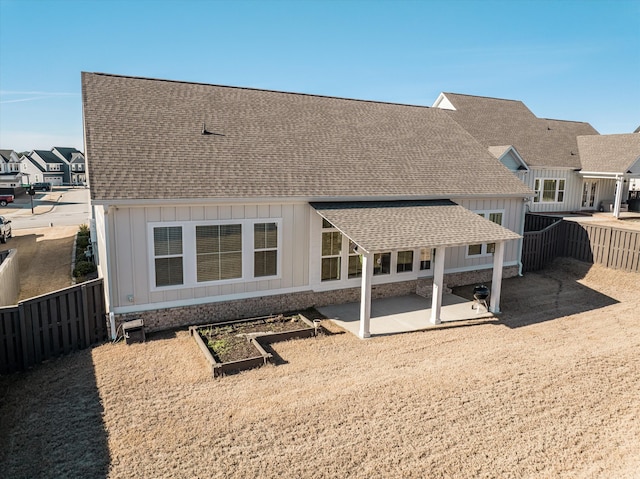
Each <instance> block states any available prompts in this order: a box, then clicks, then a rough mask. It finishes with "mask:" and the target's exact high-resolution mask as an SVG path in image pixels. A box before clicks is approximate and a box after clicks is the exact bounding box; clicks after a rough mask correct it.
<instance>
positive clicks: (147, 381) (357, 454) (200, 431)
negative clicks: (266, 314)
mask: <svg viewBox="0 0 640 479" xmlns="http://www.w3.org/2000/svg"><path fill="white" fill-rule="evenodd" d="M639 281H640V275H638V274H634V273H624V272H617V271H612V270H606V269H604V268H602V267H600V266H593V267H591V268H589V266H588V265H584V264H582V263H577V262H575V261H570V260H561V261H556V262H555V263H554V265H553V267H552V268H550V269H547V270H545V271H543V272H542V273H540V274H538V273H536V274H534V273H530V274H528V275H527V276H526V277H524V278H514V279H510V280H506V281H505V282H504V284H503V301H502V307H503V310H504V311H505V312H504V314H503V315H502V316H501V318H500V321H499V322H495V321H493V322H489V323H487V322H484V323H483V322H478V323H477V324H474V325H469V324H465V325H462V326H449V327H442V328H439V329H432V330H428V331H423V332H415V333H409V334H403V335H396V336H387V337H378V338H373V339H370V340H366V341H362V340H359V339H357V338H356V337H354V336H353V335H350V334H334V335H327V336H321V337H319V338H314V339H308V340H297V341H291V342H286V343H277V344H275V345H274V350H275V352H276V353H277V359H278V362H279V364H278V365H277V366H268V367H265V368H261V369H256V370H251V371H247V372H243V373H240V374H237V375H234V376H227V377H224V378H221V379H213V378H211V376H210V369H209V368H208V367H207V363H206V362H205V360H204V358H203V357H202V356H201V353H200V351H199V350H198V348H197V347H196V345H195V343H194V341H193V339H192V338H191V337H189V335H188V333H187V332H185V331H177V332H171V333H162V334H156V335H154V336H151V337H149V338H148V339H149V340H148V341H147V342H146V343H144V344H134V345H129V346H127V345H125V344H123V343H121V342H120V343H117V344H105V345H102V346H99V347H96V348H94V349H92V350H88V351H82V352H79V353H75V354H72V355H70V356H68V357H65V358H62V359H59V360H55V361H51V362H49V363H47V364H44V365H42V366H39V367H37V368H35V369H33V370H31V371H29V372H27V373H24V374H20V375H13V376H10V377H0V477H51V478H53V477H55V478H60V477H83V478H90V477H110V478H124V477H153V478H165V477H171V478H174V477H175V478H178V477H184V478H196V477H199V478H209V477H216V478H218V477H219V478H223V477H225V478H226V477H232V478H254V477H255V478H258V477H260V478H276V477H284V478H307V477H318V478H319V477H331V478H342V477H356V478H377V477H381V478H383V477H384V478H390V477H393V478H396V477H407V478H412V477H415V478H425V477H433V478H445V477H455V478H477V477H480V478H497V477H500V478H558V477H570V478H639V477H640V394H639V393H638V392H639V391H640V354H639V351H640V294H638V293H639V292H640V288H639V286H638V284H639ZM456 292H457V293H458V294H466V293H467V292H468V291H466V290H465V288H461V289H460V290H458V291H456ZM532 292H535V293H536V294H535V295H533V294H532Z"/></svg>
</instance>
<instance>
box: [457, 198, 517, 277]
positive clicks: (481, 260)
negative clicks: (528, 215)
mask: <svg viewBox="0 0 640 479" xmlns="http://www.w3.org/2000/svg"><path fill="white" fill-rule="evenodd" d="M451 200H452V201H455V202H456V203H458V204H459V205H460V206H463V207H464V208H466V209H468V210H471V211H478V212H479V211H502V212H503V215H502V226H504V227H505V228H507V229H510V230H511V231H513V232H515V233H518V234H522V228H523V223H522V221H523V215H524V211H523V206H524V203H525V202H524V201H523V199H522V198H514V199H481V200H480V199H479V200H469V199H460V200H457V199H455V198H452V199H451ZM518 260H519V241H507V242H506V244H505V250H504V264H505V266H509V265H513V264H517V262H518ZM475 267H477V268H478V269H480V268H486V267H493V255H485V256H480V257H473V256H468V255H467V247H466V246H461V247H458V248H447V252H446V257H445V265H444V269H445V273H446V272H455V271H469V270H472V269H475Z"/></svg>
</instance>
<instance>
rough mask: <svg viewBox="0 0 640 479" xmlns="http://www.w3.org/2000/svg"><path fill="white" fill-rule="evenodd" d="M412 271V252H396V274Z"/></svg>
mask: <svg viewBox="0 0 640 479" xmlns="http://www.w3.org/2000/svg"><path fill="white" fill-rule="evenodd" d="M408 271H413V251H398V262H397V263H396V273H406V272H408Z"/></svg>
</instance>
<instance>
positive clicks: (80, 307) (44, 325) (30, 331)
mask: <svg viewBox="0 0 640 479" xmlns="http://www.w3.org/2000/svg"><path fill="white" fill-rule="evenodd" d="M106 339H107V323H106V305H105V300H104V289H103V281H102V278H99V279H95V280H92V281H87V282H86V283H82V284H78V285H76V286H71V287H69V288H65V289H61V290H58V291H54V292H53V293H49V294H45V295H42V296H37V297H35V298H30V299H27V300H25V301H21V302H19V303H18V304H17V305H16V306H8V307H2V308H0V374H7V373H12V372H15V371H22V370H25V369H27V368H29V367H31V366H33V365H35V364H38V363H41V362H42V361H45V360H47V359H50V358H54V357H57V356H61V355H63V354H67V353H69V352H71V351H75V350H79V349H84V348H86V347H88V346H90V345H91V344H95V343H99V342H102V341H104V340H106Z"/></svg>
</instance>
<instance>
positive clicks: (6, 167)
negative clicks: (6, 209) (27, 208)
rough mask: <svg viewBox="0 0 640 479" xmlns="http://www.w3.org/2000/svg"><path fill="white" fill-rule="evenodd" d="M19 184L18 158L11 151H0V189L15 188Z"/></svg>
mask: <svg viewBox="0 0 640 479" xmlns="http://www.w3.org/2000/svg"><path fill="white" fill-rule="evenodd" d="M21 184H22V173H21V171H20V156H19V155H18V154H17V153H16V152H15V151H13V150H0V188H16V187H19V186H20V185H21Z"/></svg>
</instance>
